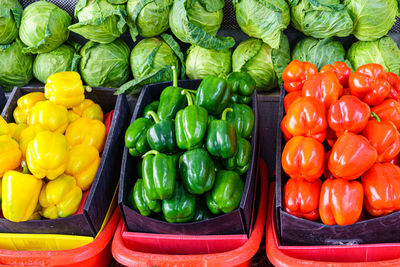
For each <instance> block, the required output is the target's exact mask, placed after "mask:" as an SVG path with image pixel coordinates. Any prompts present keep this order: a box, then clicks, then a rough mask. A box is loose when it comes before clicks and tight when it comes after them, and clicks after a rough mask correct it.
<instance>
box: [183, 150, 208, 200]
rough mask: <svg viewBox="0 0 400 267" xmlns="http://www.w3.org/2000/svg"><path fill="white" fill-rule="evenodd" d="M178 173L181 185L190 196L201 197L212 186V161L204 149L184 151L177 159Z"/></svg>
mask: <svg viewBox="0 0 400 267" xmlns="http://www.w3.org/2000/svg"><path fill="white" fill-rule="evenodd" d="M179 172H180V178H181V180H182V183H183V185H184V186H185V188H186V190H187V191H188V192H189V193H191V194H198V195H201V194H203V193H205V192H207V191H209V190H211V189H212V187H213V185H214V181H215V170H214V161H213V160H212V159H211V157H210V155H208V152H207V151H206V150H205V149H204V148H197V149H194V150H190V151H186V152H185V153H184V154H183V155H182V156H181V157H180V159H179Z"/></svg>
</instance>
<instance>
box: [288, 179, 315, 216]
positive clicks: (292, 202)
mask: <svg viewBox="0 0 400 267" xmlns="http://www.w3.org/2000/svg"><path fill="white" fill-rule="evenodd" d="M321 184H322V183H321V180H320V179H318V180H315V181H314V182H308V181H305V180H303V181H299V180H295V179H289V180H288V181H287V183H286V185H285V187H284V188H283V196H284V198H283V199H284V202H283V209H284V210H285V211H286V212H287V213H289V214H292V215H293V216H296V217H299V218H305V219H308V220H311V221H316V220H318V218H319V212H318V205H319V193H320V192H321Z"/></svg>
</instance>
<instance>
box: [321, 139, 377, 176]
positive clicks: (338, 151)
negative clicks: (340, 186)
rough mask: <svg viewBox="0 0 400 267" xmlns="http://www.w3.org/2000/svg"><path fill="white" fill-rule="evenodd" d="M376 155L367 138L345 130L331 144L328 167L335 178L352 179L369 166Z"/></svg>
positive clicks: (372, 163)
mask: <svg viewBox="0 0 400 267" xmlns="http://www.w3.org/2000/svg"><path fill="white" fill-rule="evenodd" d="M377 157H378V155H377V152H376V149H375V148H374V147H373V146H371V145H370V143H369V142H368V139H367V138H365V137H364V136H361V135H356V134H354V133H350V132H347V133H344V134H342V135H341V136H340V137H339V138H338V140H337V141H336V143H335V144H334V145H333V147H332V152H331V156H330V157H329V162H328V168H329V170H330V171H331V172H332V174H333V176H335V177H336V178H344V179H346V180H354V179H357V178H358V177H360V176H361V175H362V174H363V173H364V172H366V171H367V170H368V169H369V168H371V167H372V165H374V163H375V161H376V159H377Z"/></svg>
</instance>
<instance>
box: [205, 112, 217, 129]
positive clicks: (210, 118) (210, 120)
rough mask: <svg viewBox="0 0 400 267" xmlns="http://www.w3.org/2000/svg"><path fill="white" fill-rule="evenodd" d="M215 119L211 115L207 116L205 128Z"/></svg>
mask: <svg viewBox="0 0 400 267" xmlns="http://www.w3.org/2000/svg"><path fill="white" fill-rule="evenodd" d="M216 119H217V118H215V117H214V116H213V115H210V114H209V115H208V120H207V128H208V127H209V126H210V123H211V122H212V121H215V120H216Z"/></svg>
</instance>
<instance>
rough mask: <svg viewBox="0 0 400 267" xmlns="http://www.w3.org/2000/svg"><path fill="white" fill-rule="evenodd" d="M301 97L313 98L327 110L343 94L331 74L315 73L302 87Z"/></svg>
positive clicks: (334, 76) (336, 80) (335, 78)
mask: <svg viewBox="0 0 400 267" xmlns="http://www.w3.org/2000/svg"><path fill="white" fill-rule="evenodd" d="M302 92H303V96H313V97H315V98H317V99H318V100H319V101H321V102H322V103H324V104H325V107H326V108H327V109H328V108H329V107H330V106H331V105H332V104H333V103H335V102H336V101H337V100H338V99H339V98H340V97H341V96H342V94H343V87H342V85H341V84H340V83H339V80H338V78H337V77H336V75H335V74H334V73H333V72H326V73H316V74H314V75H313V76H311V77H310V78H309V79H308V80H307V81H305V82H304V85H303V89H302Z"/></svg>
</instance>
